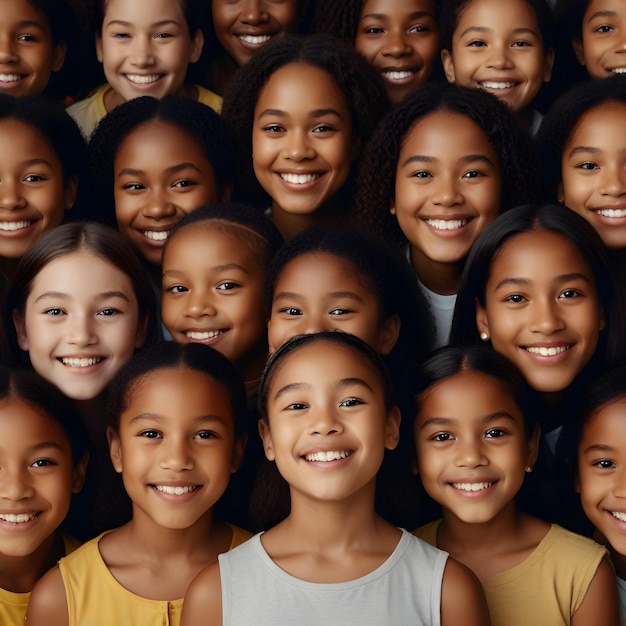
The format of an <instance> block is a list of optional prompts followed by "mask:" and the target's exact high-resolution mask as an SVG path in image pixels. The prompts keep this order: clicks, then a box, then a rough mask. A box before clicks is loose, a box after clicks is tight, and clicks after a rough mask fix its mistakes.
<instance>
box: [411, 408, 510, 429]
mask: <svg viewBox="0 0 626 626" xmlns="http://www.w3.org/2000/svg"><path fill="white" fill-rule="evenodd" d="M501 418H505V419H510V420H513V421H516V420H515V418H514V417H513V416H512V415H511V414H510V413H508V412H507V411H496V412H495V413H489V415H485V416H484V417H483V418H482V419H481V422H483V424H488V423H489V422H493V421H494V420H497V419H501ZM461 419H462V418H461ZM459 421H461V420H460V419H458V418H454V419H453V418H450V417H430V418H429V419H427V420H426V421H425V422H424V423H423V424H422V425H421V426H420V430H423V429H424V428H427V427H429V426H449V425H450V424H455V423H458V422H459Z"/></svg>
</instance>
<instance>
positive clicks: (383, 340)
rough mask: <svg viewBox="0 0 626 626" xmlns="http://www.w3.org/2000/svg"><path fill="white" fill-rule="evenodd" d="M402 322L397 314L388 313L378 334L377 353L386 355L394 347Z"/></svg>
mask: <svg viewBox="0 0 626 626" xmlns="http://www.w3.org/2000/svg"><path fill="white" fill-rule="evenodd" d="M401 325H402V322H401V321H400V317H399V316H398V315H395V314H394V315H390V316H389V317H388V318H387V319H386V320H385V322H384V323H383V326H382V328H381V329H380V331H379V334H378V353H379V354H382V355H383V356H387V355H388V354H389V353H390V352H391V351H392V350H393V349H394V347H395V345H396V343H397V342H398V337H399V336H400V327H401Z"/></svg>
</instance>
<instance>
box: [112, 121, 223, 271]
mask: <svg viewBox="0 0 626 626" xmlns="http://www.w3.org/2000/svg"><path fill="white" fill-rule="evenodd" d="M113 170H114V171H113V174H114V183H113V184H114V195H115V215H116V218H117V225H118V228H119V230H120V232H121V233H122V235H124V237H126V238H127V239H128V240H129V241H130V243H132V244H133V246H135V248H137V249H138V250H139V252H141V254H142V255H143V257H144V258H145V259H146V260H147V261H149V262H150V263H153V264H155V265H159V264H160V263H161V257H162V255H163V246H164V245H165V240H166V239H167V238H168V236H169V234H170V233H171V232H172V229H173V228H174V226H176V224H178V222H180V221H181V220H182V219H183V218H184V217H185V216H186V215H189V213H192V212H193V211H195V210H197V209H199V208H200V207H202V206H204V205H206V204H211V203H213V202H217V201H218V200H221V199H224V193H223V190H222V187H221V185H220V183H219V182H218V181H217V180H216V178H215V172H214V170H213V166H212V164H211V162H210V161H209V160H208V159H207V157H206V156H205V155H204V153H203V151H202V148H201V146H200V144H199V143H198V142H197V141H196V140H195V139H194V138H193V137H191V136H190V135H188V134H187V133H186V132H184V131H183V130H181V129H180V128H178V127H176V126H173V125H171V124H168V123H165V122H160V121H152V122H148V123H147V124H144V125H142V126H139V127H138V128H137V129H136V130H134V131H133V132H132V133H130V135H128V137H126V139H124V141H123V142H122V143H121V144H120V147H119V149H118V151H117V154H116V156H115V162H114V164H113Z"/></svg>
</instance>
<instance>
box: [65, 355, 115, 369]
mask: <svg viewBox="0 0 626 626" xmlns="http://www.w3.org/2000/svg"><path fill="white" fill-rule="evenodd" d="M58 360H59V361H61V363H63V365H67V366H68V367H77V368H81V367H90V366H91V365H97V364H98V363H100V362H101V361H103V360H104V357H101V356H96V357H78V358H75V357H61V358H60V359H58Z"/></svg>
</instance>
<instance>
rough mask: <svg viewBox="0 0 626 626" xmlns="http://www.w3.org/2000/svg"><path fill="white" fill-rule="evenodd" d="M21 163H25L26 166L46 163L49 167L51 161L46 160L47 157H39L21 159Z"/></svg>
mask: <svg viewBox="0 0 626 626" xmlns="http://www.w3.org/2000/svg"><path fill="white" fill-rule="evenodd" d="M22 165H25V166H26V167H28V166H30V165H47V166H48V167H50V168H51V167H52V163H50V161H48V160H47V159H41V158H36V159H28V160H26V161H23V162H22Z"/></svg>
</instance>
